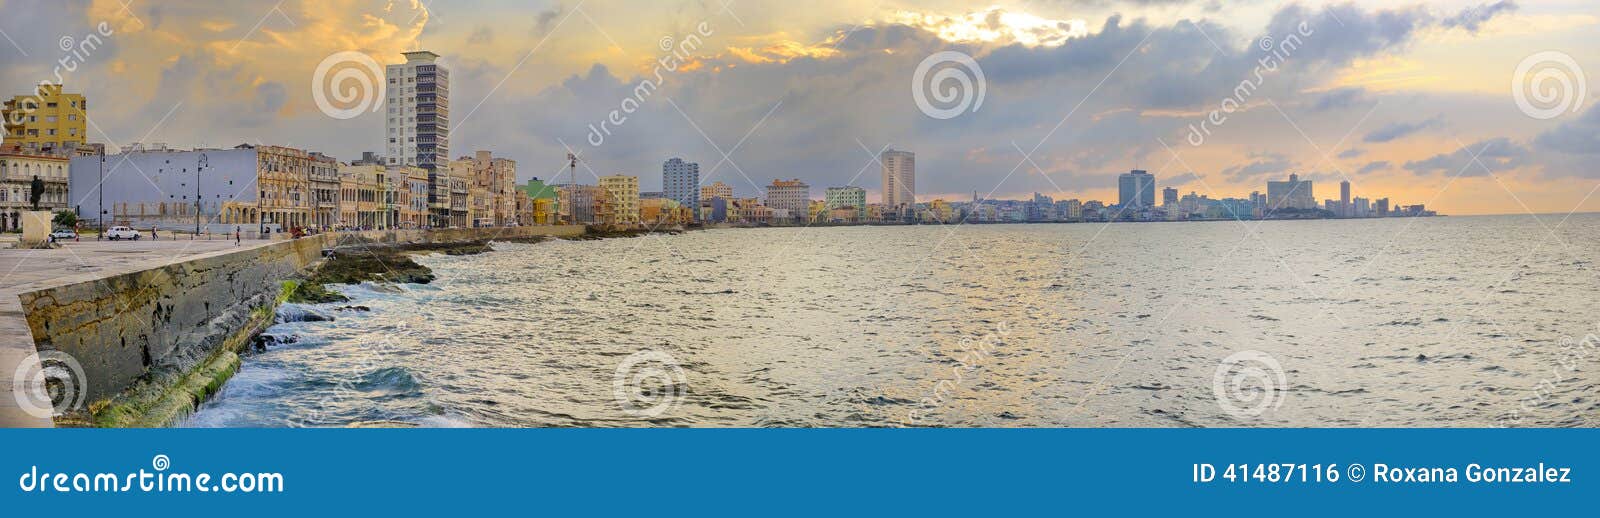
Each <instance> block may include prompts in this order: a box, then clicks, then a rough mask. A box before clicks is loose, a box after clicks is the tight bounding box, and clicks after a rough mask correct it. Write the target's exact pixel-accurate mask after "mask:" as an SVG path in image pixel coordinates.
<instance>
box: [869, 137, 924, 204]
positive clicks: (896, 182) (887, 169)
mask: <svg viewBox="0 0 1600 518" xmlns="http://www.w3.org/2000/svg"><path fill="white" fill-rule="evenodd" d="M878 161H879V162H882V164H883V204H884V205H886V206H888V207H894V208H903V207H909V206H911V205H915V204H916V203H917V155H916V154H915V153H912V152H910V151H895V150H893V149H889V150H885V151H884V152H883V153H882V154H880V155H879V157H878Z"/></svg>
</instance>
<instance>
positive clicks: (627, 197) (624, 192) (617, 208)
mask: <svg viewBox="0 0 1600 518" xmlns="http://www.w3.org/2000/svg"><path fill="white" fill-rule="evenodd" d="M600 190H601V192H602V193H603V198H605V212H604V214H599V215H597V216H598V217H600V222H601V223H605V224H607V225H616V226H624V227H632V226H636V225H638V224H639V177H637V176H624V175H611V176H602V177H600Z"/></svg>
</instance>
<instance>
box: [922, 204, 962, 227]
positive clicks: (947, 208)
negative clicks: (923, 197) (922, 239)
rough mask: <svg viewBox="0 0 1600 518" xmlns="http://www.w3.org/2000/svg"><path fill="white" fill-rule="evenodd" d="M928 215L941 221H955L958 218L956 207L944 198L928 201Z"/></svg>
mask: <svg viewBox="0 0 1600 518" xmlns="http://www.w3.org/2000/svg"><path fill="white" fill-rule="evenodd" d="M928 215H929V216H932V219H934V220H936V221H938V222H940V223H954V222H955V219H956V211H955V207H953V206H951V205H950V203H949V202H946V201H944V199H937V200H933V201H931V202H928Z"/></svg>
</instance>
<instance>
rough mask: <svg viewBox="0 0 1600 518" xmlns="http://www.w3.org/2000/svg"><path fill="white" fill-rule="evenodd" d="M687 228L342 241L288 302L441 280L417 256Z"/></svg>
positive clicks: (330, 300) (314, 301)
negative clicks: (346, 289)
mask: <svg viewBox="0 0 1600 518" xmlns="http://www.w3.org/2000/svg"><path fill="white" fill-rule="evenodd" d="M682 232H683V230H680V229H670V230H605V229H600V228H595V227H591V228H589V229H588V231H587V232H585V233H584V234H583V235H581V236H577V237H563V238H555V237H548V236H536V237H527V238H514V239H482V240H474V241H464V242H458V243H400V244H389V243H368V242H357V243H344V244H341V245H340V246H337V247H334V248H333V249H331V250H332V253H333V257H331V258H329V259H328V260H327V261H325V262H324V263H323V264H322V266H320V267H318V268H317V269H316V271H314V272H313V273H312V274H311V275H310V276H308V277H307V278H306V279H305V280H303V281H301V282H300V284H299V286H298V288H297V289H296V290H294V292H293V293H291V294H290V295H289V298H288V302H292V303H298V304H324V303H335V302H348V301H349V300H350V299H349V298H348V297H345V296H344V295H342V294H340V293H339V292H337V291H334V290H330V289H328V288H327V286H328V285H333V284H347V285H350V284H361V283H363V282H374V283H380V284H428V283H431V282H433V281H434V280H435V279H436V278H437V277H436V276H435V275H434V274H433V270H431V269H429V268H428V267H426V266H423V265H421V264H418V263H417V262H416V261H415V260H413V259H412V257H413V256H415V255H427V254H445V255H477V254H481V253H484V252H489V251H492V250H493V247H492V245H491V243H492V242H502V243H540V242H544V241H548V240H551V239H565V240H569V241H592V240H598V239H617V238H630V237H640V236H644V235H648V234H669V235H672V234H679V233H682Z"/></svg>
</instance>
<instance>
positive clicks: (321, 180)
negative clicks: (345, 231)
mask: <svg viewBox="0 0 1600 518" xmlns="http://www.w3.org/2000/svg"><path fill="white" fill-rule="evenodd" d="M308 158H309V162H308V163H307V164H306V166H307V168H308V169H307V170H308V172H309V173H310V178H309V181H308V182H307V183H308V184H309V186H310V189H311V225H310V226H313V227H316V228H321V229H331V228H333V227H334V226H335V225H338V224H339V187H340V186H339V161H338V160H336V159H334V158H333V157H330V156H327V155H324V154H322V153H311V154H310V156H309V157H308Z"/></svg>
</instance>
